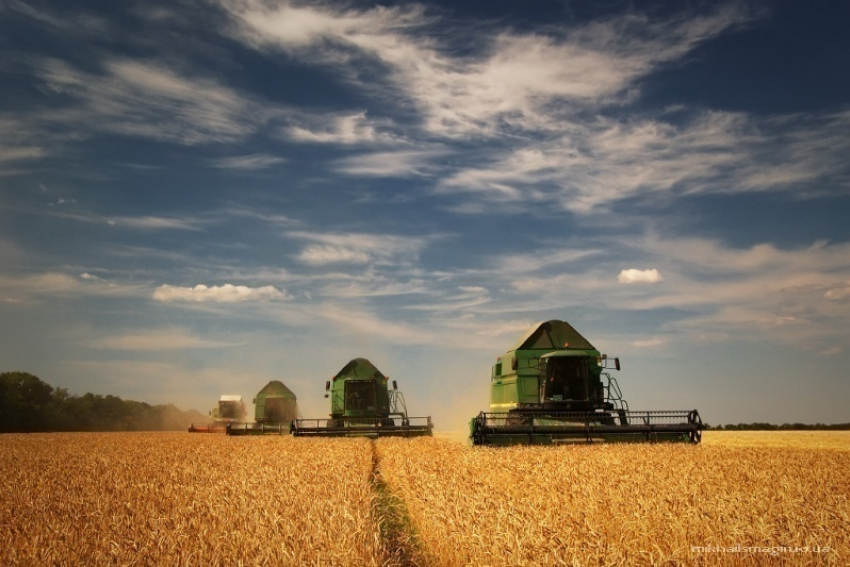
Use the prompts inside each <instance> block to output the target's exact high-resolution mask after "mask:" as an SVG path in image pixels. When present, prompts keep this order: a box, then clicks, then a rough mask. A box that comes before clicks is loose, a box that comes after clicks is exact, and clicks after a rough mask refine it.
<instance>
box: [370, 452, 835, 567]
mask: <svg viewBox="0 0 850 567" xmlns="http://www.w3.org/2000/svg"><path fill="white" fill-rule="evenodd" d="M377 449H378V458H379V461H378V462H379V463H380V464H379V466H380V470H381V474H382V475H383V478H384V479H385V481H386V483H387V485H388V487H389V489H390V490H392V491H393V492H394V493H395V494H396V495H398V496H399V497H400V498H401V499H402V500H404V502H405V503H406V507H407V511H408V513H409V515H410V520H411V524H412V525H413V526H414V528H415V530H416V531H417V535H418V537H419V539H420V541H421V542H422V544H423V545H424V547H425V549H426V550H427V551H430V552H431V559H432V561H433V562H434V563H436V564H440V565H634V564H662V563H665V562H670V561H672V562H676V563H679V564H704V565H733V564H734V565H739V564H742V563H745V564H762V565H776V564H780V563H785V564H789V565H791V564H793V565H806V564H811V565H842V564H847V563H846V562H847V560H850V555H848V553H850V548H848V545H850V453H847V452H843V451H818V450H802V449H791V450H781V449H771V448H767V449H755V450H752V449H749V450H748V449H740V448H727V447H699V446H684V445H665V444H659V445H641V446H622V445H619V446H565V447H556V448H555V447H512V448H470V447H465V446H463V445H461V444H458V443H453V442H451V441H445V440H439V439H416V440H412V441H400V440H393V439H382V440H380V441H378V443H377ZM735 546H743V547H748V548H749V547H752V548H759V550H748V551H740V550H739V551H737V552H735V551H731V552H724V551H721V550H720V548H735ZM806 546H808V547H809V550H808V551H806V552H803V551H798V552H795V551H790V552H789V551H787V549H786V551H781V550H774V551H778V553H777V554H775V555H771V554H770V553H767V552H765V551H764V549H765V548H775V547H785V548H791V549H794V548H797V547H800V548H803V547H806ZM700 547H702V548H706V549H698V548H700ZM715 548H716V549H715ZM815 548H820V549H821V550H824V549H825V548H828V549H829V551H826V552H823V553H815V552H814V551H813V550H814V549H815Z"/></svg>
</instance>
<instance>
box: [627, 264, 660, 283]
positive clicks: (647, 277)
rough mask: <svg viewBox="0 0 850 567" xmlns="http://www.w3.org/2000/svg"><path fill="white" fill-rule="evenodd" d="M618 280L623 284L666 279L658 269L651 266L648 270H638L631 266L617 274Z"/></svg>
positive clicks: (654, 281)
mask: <svg viewBox="0 0 850 567" xmlns="http://www.w3.org/2000/svg"><path fill="white" fill-rule="evenodd" d="M617 281H618V282H620V283H621V284H633V283H658V282H662V281H664V278H662V277H661V274H660V273H659V272H658V270H657V269H655V268H651V269H648V270H636V269H634V268H629V269H626V270H622V271H620V274H619V275H618V276H617Z"/></svg>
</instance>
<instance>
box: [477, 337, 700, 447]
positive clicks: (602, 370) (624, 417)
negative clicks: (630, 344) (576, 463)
mask: <svg viewBox="0 0 850 567" xmlns="http://www.w3.org/2000/svg"><path fill="white" fill-rule="evenodd" d="M612 364H613V367H612V366H611V365H612ZM612 369H616V370H620V359H619V358H613V359H611V358H608V356H607V355H605V354H600V352H599V351H598V350H596V348H595V347H594V346H593V345H592V344H590V342H589V341H588V340H587V339H586V338H584V337H583V336H582V335H581V334H579V332H578V331H576V330H575V329H574V328H573V327H572V326H571V325H570V324H569V323H567V322H566V321H559V320H552V321H546V322H544V323H540V324H538V325H537V326H535V327H534V328H532V329H531V330H530V331H529V332H528V333H526V334H525V335H524V336H523V337H522V338H521V339H520V340H519V342H517V343H516V344H515V345H514V346H512V347H511V348H510V349H508V351H507V352H506V353H505V354H504V355H502V356H501V357H500V358H499V359H498V360H497V362H496V364H495V365H494V366H493V371H492V374H491V376H490V411H489V412H481V413H480V414H478V416H477V417H474V418H472V420H471V421H470V424H469V429H470V441H471V442H472V444H473V445H510V444H533V445H536V444H551V443H558V442H577V441H578V442H588V443H590V442H597V441H604V442H656V441H683V442H690V443H699V442H700V440H701V436H702V420H701V419H700V416H699V412H697V410H690V411H633V410H630V409H629V405H628V403H627V402H626V401H625V400H624V399H623V396H622V393H621V391H620V387H619V385H618V384H617V380H616V378H614V377H613V376H611V374H610V372H609V371H610V370H612Z"/></svg>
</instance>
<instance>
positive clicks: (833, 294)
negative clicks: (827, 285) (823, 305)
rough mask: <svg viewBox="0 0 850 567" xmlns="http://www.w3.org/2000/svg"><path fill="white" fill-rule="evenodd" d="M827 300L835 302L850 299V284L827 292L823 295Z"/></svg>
mask: <svg viewBox="0 0 850 567" xmlns="http://www.w3.org/2000/svg"><path fill="white" fill-rule="evenodd" d="M823 296H824V297H825V298H826V299H830V300H833V301H838V300H842V299H847V298H850V283H848V284H847V285H844V286H840V287H834V288H831V289H828V290H826V292H825V293H824V294H823Z"/></svg>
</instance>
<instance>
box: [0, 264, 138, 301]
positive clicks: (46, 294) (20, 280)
mask: <svg viewBox="0 0 850 567" xmlns="http://www.w3.org/2000/svg"><path fill="white" fill-rule="evenodd" d="M143 293H144V292H143V286H142V285H141V284H135V283H119V282H114V281H110V280H106V279H102V278H99V277H93V276H92V275H91V274H89V273H88V272H83V273H81V274H78V275H72V274H68V273H65V272H58V271H51V272H42V273H36V274H29V275H14V276H12V275H10V276H0V299H2V301H4V302H6V303H10V304H14V303H27V302H30V301H33V300H37V299H44V298H69V297H85V296H89V297H97V296H102V297H106V296H141V295H143Z"/></svg>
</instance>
